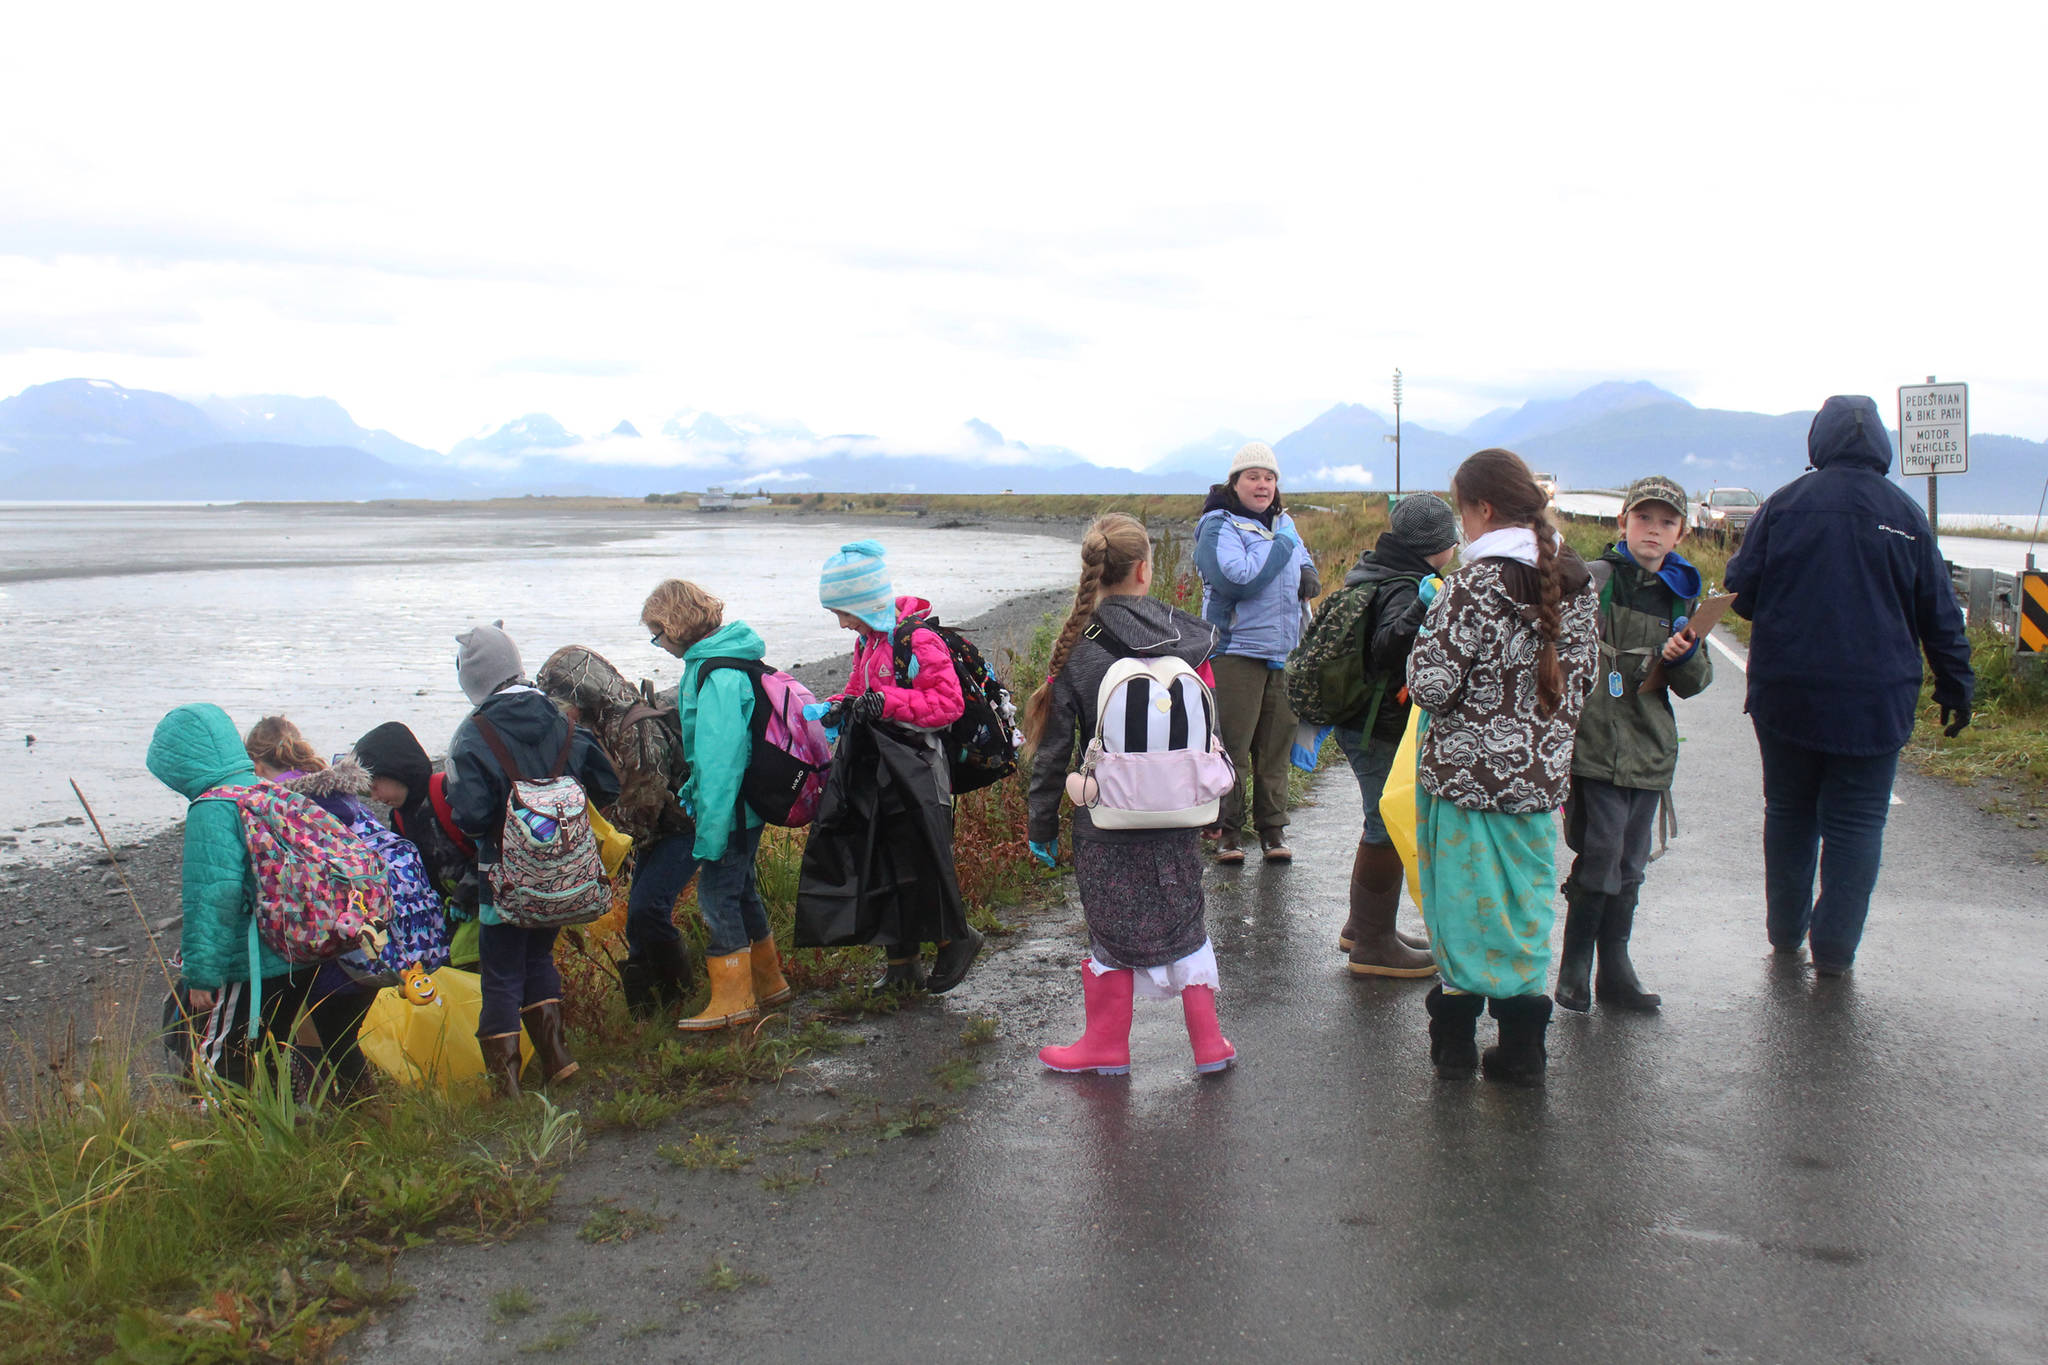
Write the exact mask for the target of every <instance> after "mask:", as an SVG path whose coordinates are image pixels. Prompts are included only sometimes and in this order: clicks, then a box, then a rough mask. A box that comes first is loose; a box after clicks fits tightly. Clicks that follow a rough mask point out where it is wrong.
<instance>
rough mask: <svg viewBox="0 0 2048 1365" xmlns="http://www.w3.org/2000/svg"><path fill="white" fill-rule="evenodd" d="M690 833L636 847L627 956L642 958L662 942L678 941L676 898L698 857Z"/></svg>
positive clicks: (629, 897)
mask: <svg viewBox="0 0 2048 1365" xmlns="http://www.w3.org/2000/svg"><path fill="white" fill-rule="evenodd" d="M690 839H691V836H690V835H688V834H671V835H669V836H668V837H667V838H665V839H657V840H655V841H654V842H653V843H650V844H642V845H640V846H639V847H638V848H636V849H634V850H633V885H632V887H631V889H630V890H629V891H628V892H627V895H626V956H627V957H628V958H629V959H631V960H633V961H639V960H641V959H644V958H645V957H646V956H647V951H648V949H650V948H653V947H655V946H656V945H657V944H662V943H676V942H679V941H680V940H681V939H682V932H681V931H680V930H678V929H677V928H676V900H677V898H678V897H680V896H681V895H682V894H683V888H684V887H687V886H688V885H689V884H690V874H691V873H693V872H695V871H696V870H697V860H696V859H695V858H693V857H691V856H690Z"/></svg>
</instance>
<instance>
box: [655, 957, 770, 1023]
mask: <svg viewBox="0 0 2048 1365" xmlns="http://www.w3.org/2000/svg"><path fill="white" fill-rule="evenodd" d="M752 959H753V955H752V954H751V953H728V954H727V955H726V956H724V957H707V958H705V959H704V970H705V975H707V976H709V977H710V978H711V1003H710V1004H708V1005H706V1006H705V1007H704V1012H703V1013H702V1014H700V1015H698V1016H696V1017H695V1018H693V1019H685V1020H683V1021H682V1022H681V1023H679V1024H677V1025H676V1027H677V1028H678V1029H679V1030H681V1031H682V1032H684V1033H704V1032H708V1031H709V1030H711V1029H720V1028H725V1027H727V1026H728V1025H731V1024H746V1023H751V1022H752V1021H754V1020H756V1019H759V1018H760V1017H761V1010H760V1007H759V1006H758V1005H756V1004H755V1003H754V964H753V960H752Z"/></svg>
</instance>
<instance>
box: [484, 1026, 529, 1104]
mask: <svg viewBox="0 0 2048 1365" xmlns="http://www.w3.org/2000/svg"><path fill="white" fill-rule="evenodd" d="M476 1045H477V1047H478V1049H479V1050H481V1051H482V1053H483V1054H484V1074H485V1075H486V1076H489V1077H490V1078H491V1093H492V1094H494V1095H496V1096H497V1097H498V1098H499V1099H505V1100H516V1099H518V1098H519V1035H518V1034H516V1033H499V1034H494V1035H492V1036H491V1037H488V1038H479V1039H477V1040H476Z"/></svg>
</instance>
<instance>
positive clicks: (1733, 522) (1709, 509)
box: [1692, 488, 1762, 535]
mask: <svg viewBox="0 0 2048 1365" xmlns="http://www.w3.org/2000/svg"><path fill="white" fill-rule="evenodd" d="M1761 503H1762V500H1761V499H1760V498H1758V497H1757V495H1756V494H1754V493H1752V492H1750V491H1749V490H1748V489H1747V488H1709V489H1708V490H1707V491H1706V492H1704V493H1702V494H1700V495H1699V496H1698V497H1696V498H1694V499H1693V501H1692V525H1693V529H1694V530H1696V531H1721V532H1730V531H1732V532H1734V533H1735V534H1737V535H1740V534H1742V532H1744V531H1746V530H1748V529H1749V519H1750V518H1751V517H1753V516H1755V515H1756V509H1757V508H1758V507H1759V506H1760V505H1761Z"/></svg>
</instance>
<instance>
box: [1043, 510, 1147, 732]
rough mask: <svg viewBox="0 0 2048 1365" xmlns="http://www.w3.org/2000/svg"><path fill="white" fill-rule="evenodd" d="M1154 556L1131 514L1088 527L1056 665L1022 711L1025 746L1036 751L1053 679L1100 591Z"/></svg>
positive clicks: (1119, 514)
mask: <svg viewBox="0 0 2048 1365" xmlns="http://www.w3.org/2000/svg"><path fill="white" fill-rule="evenodd" d="M1151 557H1152V537H1151V536H1149V535H1147V534H1146V533H1145V523H1143V522H1141V521H1139V520H1138V519H1137V518H1136V517H1134V516H1131V515H1130V514H1129V513H1127V512H1105V513H1103V514H1102V515H1101V516H1099V517H1097V518H1096V519H1095V520H1094V521H1092V522H1090V523H1089V524H1088V533H1087V534H1086V535H1084V536H1082V537H1081V581H1080V583H1079V584H1078V585H1077V586H1076V587H1075V588H1074V609H1073V610H1072V611H1071V612H1069V613H1068V614H1067V623H1066V624H1065V625H1064V626H1061V627H1060V633H1059V637H1058V638H1057V639H1056V640H1054V641H1053V646H1052V662H1051V664H1050V665H1049V666H1048V668H1047V670H1046V678H1045V681H1044V682H1043V683H1040V684H1039V686H1038V690H1037V691H1035V692H1033V693H1032V694H1031V701H1030V703H1029V704H1028V705H1026V706H1025V708H1024V742H1025V744H1026V745H1027V746H1029V747H1031V748H1034V749H1035V748H1037V747H1038V740H1039V737H1040V735H1041V734H1043V733H1044V730H1045V720H1046V717H1047V716H1048V715H1050V714H1051V712H1052V685H1053V679H1054V678H1057V677H1058V676H1059V673H1060V670H1061V669H1063V668H1065V667H1066V666H1067V659H1068V657H1069V656H1071V655H1072V654H1073V652H1074V646H1075V645H1076V644H1078V643H1079V642H1080V639H1081V632H1082V631H1084V630H1086V629H1088V623H1089V622H1090V621H1093V620H1094V619H1095V609H1096V607H1098V606H1100V605H1101V604H1102V590H1103V589H1104V588H1114V587H1117V586H1119V585H1121V584H1122V583H1123V582H1124V581H1125V580H1126V579H1128V578H1129V577H1130V576H1131V575H1132V574H1133V573H1135V572H1136V571H1137V568H1138V566H1139V565H1140V564H1143V563H1144V562H1145V561H1146V560H1148V559H1150V558H1151Z"/></svg>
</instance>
